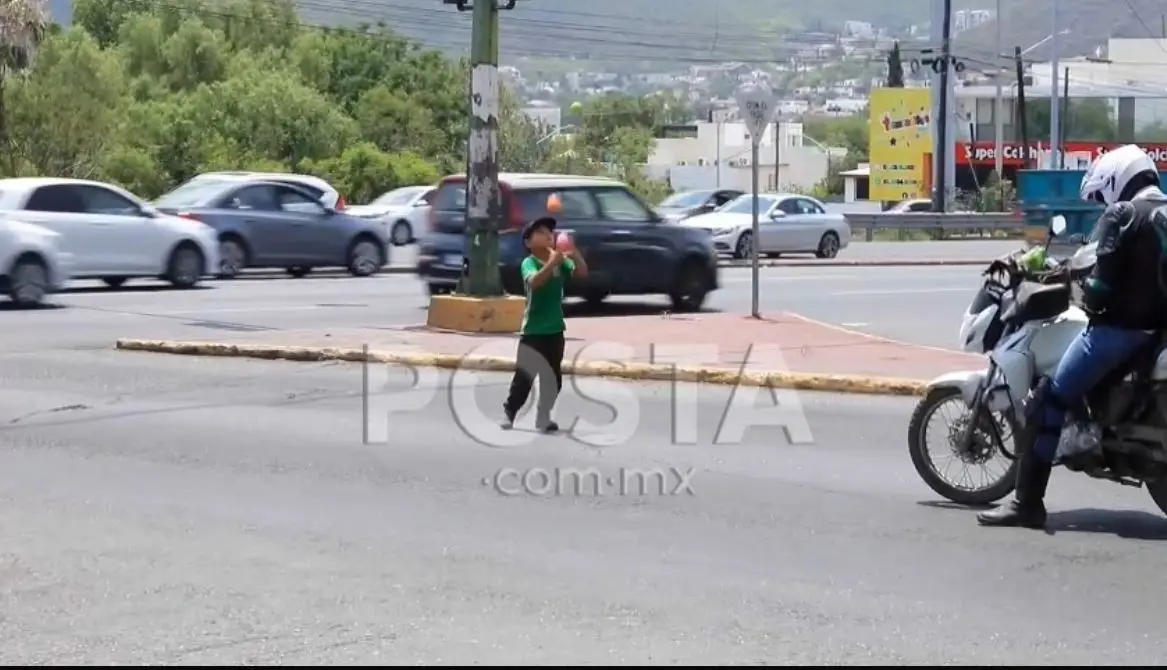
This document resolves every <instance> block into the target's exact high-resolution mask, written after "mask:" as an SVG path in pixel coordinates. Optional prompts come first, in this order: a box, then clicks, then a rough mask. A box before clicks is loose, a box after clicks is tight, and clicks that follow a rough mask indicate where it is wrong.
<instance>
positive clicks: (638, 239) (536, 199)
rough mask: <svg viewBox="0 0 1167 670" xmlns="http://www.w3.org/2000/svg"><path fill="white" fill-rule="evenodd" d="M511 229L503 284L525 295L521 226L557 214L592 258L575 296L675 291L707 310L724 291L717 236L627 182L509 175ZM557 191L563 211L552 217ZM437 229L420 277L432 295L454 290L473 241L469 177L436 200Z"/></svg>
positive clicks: (505, 240) (425, 240)
mask: <svg viewBox="0 0 1167 670" xmlns="http://www.w3.org/2000/svg"><path fill="white" fill-rule="evenodd" d="M499 181H500V183H501V191H502V211H503V216H504V221H503V230H502V231H501V234H500V235H499V270H500V272H501V277H502V284H503V289H504V290H505V291H506V292H507V293H511V294H515V295H522V293H523V286H522V280H521V279H520V276H519V264H520V263H521V262H522V260H523V258H524V257H525V256H526V253H527V252H526V249H524V247H523V241H522V239H521V236H520V234H519V233H520V231H521V230H522V227H523V225H524V224H526V223H527V222H528V221H532V220H534V219H537V218H539V217H542V216H554V217H555V219H556V220H557V221H558V222H559V224H558V227H557V231H560V232H570V233H571V234H572V236H573V237H574V238H575V243H576V246H577V247H578V248H579V250H580V252H581V253H582V254H583V256H584V259H585V260H587V262H588V269H589V272H588V277H587V279H586V280H582V281H575V282H569V283H568V285H567V287H566V291H567V294H568V295H569V296H577V297H582V298H585V299H586V300H587V301H588V302H590V303H593V304H599V303H601V302H603V300H604V299H605V298H607V297H608V296H609V295H646V294H653V293H663V294H665V295H668V296H669V297H670V298H671V299H672V302H673V308H674V309H675V310H677V311H695V310H698V309H700V308H701V305H702V304H703V303H704V302H705V297H706V295H708V294H709V292H710V291H712V290H714V289H716V288H718V280H717V254H716V253H715V252H714V250H713V242H712V240H711V238H710V237H709V233H708V232H707V231H705V230H703V229H700V228H691V227H685V226H680V225H677V224H674V223H669V222H667V221H665V220H664V219H662V218H661V217H660V216H659V215H657V213H656V212H654V211H653V210H652V208H651V207H649V206H648V205H645V204H644V202H642V201H641V200H640V198H638V197H637V196H636V195H635V194H633V193H632V191H631V190H629V189H628V187H627V186H625V185H624V184H622V183H620V182H618V181H615V180H613V179H604V178H599V177H576V176H571V175H538V174H502V175H499ZM552 194H554V195H557V196H558V197H559V199H560V202H561V203H562V205H563V206H562V211H560V212H559V213H558V214H554V215H550V214H548V212H547V201H548V198H549V196H551V195H552ZM430 205H431V211H430V222H429V230H428V231H427V232H426V234H425V235H423V236H422V239H421V249H420V254H419V256H418V263H417V274H418V276H419V277H421V279H422V280H423V281H424V282H426V285H427V287H428V288H429V291H430V293H431V294H433V293H446V292H449V291H450V290H451V289H453V288H454V286H455V284H456V283H457V281H458V277H459V275H460V274H461V272H462V257H463V253H464V251H465V246H466V241H465V237H464V231H465V229H466V177H465V176H464V175H458V176H452V177H446V178H445V179H443V180H442V181H441V182H440V183H439V184H438V187H437V188H436V189H435V190H434V192H433V194H432V195H431V198H430Z"/></svg>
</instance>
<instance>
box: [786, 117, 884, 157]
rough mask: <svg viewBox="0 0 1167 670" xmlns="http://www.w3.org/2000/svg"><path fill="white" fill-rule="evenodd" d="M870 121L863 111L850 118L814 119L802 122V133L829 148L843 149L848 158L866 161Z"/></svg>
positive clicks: (806, 119)
mask: <svg viewBox="0 0 1167 670" xmlns="http://www.w3.org/2000/svg"><path fill="white" fill-rule="evenodd" d="M867 125H868V119H867V111H866V110H863V111H861V112H859V113H857V114H852V115H850V116H838V117H813V118H804V119H803V120H802V133H803V134H804V135H806V136H807V137H810V138H812V139H814V140H815V141H816V142H819V143H820V144H822V145H824V146H828V147H843V148H844V149H846V150H847V155H848V156H853V157H855V159H856V160H857V161H866V160H867V152H868V131H869V129H868V127H867Z"/></svg>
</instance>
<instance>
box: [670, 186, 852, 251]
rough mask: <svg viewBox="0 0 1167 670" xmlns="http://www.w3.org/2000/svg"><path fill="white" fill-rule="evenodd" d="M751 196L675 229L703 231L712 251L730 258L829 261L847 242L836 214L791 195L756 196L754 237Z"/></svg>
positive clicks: (845, 229)
mask: <svg viewBox="0 0 1167 670" xmlns="http://www.w3.org/2000/svg"><path fill="white" fill-rule="evenodd" d="M752 212H753V196H752V195H750V194H748V193H747V194H745V195H743V196H741V197H739V198H737V199H736V200H733V201H732V202H730V203H729V204H727V205H725V206H724V207H722V208H721V209H718V210H717V211H715V212H710V213H709V214H701V215H698V216H694V217H690V218H688V219H685V220H684V221H682V222H680V223H679V224H677V225H682V226H690V227H694V228H704V229H705V230H707V231H709V233H710V235H712V236H713V247H714V249H716V250H717V252H718V253H721V254H731V255H732V256H733V257H734V258H742V259H745V258H750V257H751V256H752V255H753V247H754V244H755V243H756V244H757V245H758V253H759V254H765V255H767V256H778V255H780V254H791V253H813V254H814V255H816V256H818V257H819V258H834V257H835V256H836V255H838V253H839V250H840V249H846V248H847V245H848V244H849V243H850V241H851V226H850V225H848V224H847V219H846V218H844V217H843V215H842V214H832V213H830V212H828V211H827V209H826V207H825V206H824V205H823V203H822V202H820V201H818V200H816V199H815V198H812V197H810V196H805V195H800V194H797V193H765V194H758V232H759V237H758V239H757V240H756V241H755V240H754V233H753V215H752Z"/></svg>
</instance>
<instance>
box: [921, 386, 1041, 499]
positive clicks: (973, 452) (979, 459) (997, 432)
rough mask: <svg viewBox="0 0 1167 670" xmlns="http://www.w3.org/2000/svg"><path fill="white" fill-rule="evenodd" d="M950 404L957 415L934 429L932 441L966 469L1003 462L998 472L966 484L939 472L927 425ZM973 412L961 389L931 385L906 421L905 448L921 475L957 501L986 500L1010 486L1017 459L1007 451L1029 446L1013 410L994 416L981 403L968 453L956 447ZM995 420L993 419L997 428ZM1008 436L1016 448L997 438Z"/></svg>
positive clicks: (1003, 493)
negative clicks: (906, 435)
mask: <svg viewBox="0 0 1167 670" xmlns="http://www.w3.org/2000/svg"><path fill="white" fill-rule="evenodd" d="M950 406H951V407H952V408H954V409H955V410H956V412H957V416H956V417H954V418H951V419H948V420H945V421H944V422H943V425H942V426H941V430H940V431H939V436H937V435H936V433H932V435H933V438H934V439H933V440H932V441H935V442H939V443H940V444H937V445H935V446H936V447H938V448H939V449H940V450H941V455H944V456H947V457H949V458H951V459H953V460H955V461H956V463H957V465H958V466H963V468H964V469H965V470H967V469H969V468H972V467H980V468H981V469H982V470H988V469H989V468H987V467H986V466H988V465H990V464H992V463H996V462H1004V463H1006V464H1007V465H1005V467H1004V468H1003V469H1002V471H1001V472H999V473H997V474H991V475H989V476H988V477H987V478H985V479H984V480H983V481H981V482H979V483H973V482H971V481H970V482H969V483H967V484H966V483H965V482H964V480H963V478H962V479H961V480H960V481H957V480H955V479H952V478H950V477H948V476H947V475H946V472H947V469H946V470H945V472H941V469H940V468H939V467H938V465H937V463H936V460H937V459H936V458H935V457H934V455H933V453H932V450H931V449H929V445H930V440H929V429H930V428H932V427H933V424H934V423H935V419H936V418H937V415H938V414H939V413H940V410H941V409H943V408H945V407H950ZM972 413H973V411H972V409H970V408H969V407H968V405H967V404H965V402H964V399H963V397H962V395H961V392H960V390H959V389H956V388H936V389H932V390H931V391H929V392H928V394H927V395H926V396H924V398H923V399H922V400H920V402H919V403H918V404H917V405H916V409H915V411H913V412H912V419H911V421H910V422H909V423H908V452H909V453H910V454H911V457H912V465H914V466H915V468H916V473H917V474H919V475H920V479H923V480H924V483H925V484H927V485H928V488H930V489H932V490H933V491H935V492H936V493H937V494H939V495H940V496H942V497H944V498H946V499H948V500H950V501H952V502H954V503H957V504H960V505H989V504H992V503H995V502H997V501H999V500H1001V499H1002V498H1004V497H1005V496H1007V495H1009V494H1010V493H1012V492H1013V489H1014V486H1015V485H1016V481H1017V461H1016V460H1015V459H1014V458H1013V457H1012V455H1011V454H1016V453H1018V448H1028V447H1029V445H1028V444H1027V443H1024V442H1023V440H1025V439H1026V433H1027V431H1024V430H1023V429H1021V428H1020V427H1019V426H1017V424H1016V422H1015V421H1014V420H1013V417H1012V416H1011V415H1008V414H1006V415H997V416H994V415H992V414H990V413H989V412H988V410H985V409H981V410H980V411H979V412H978V415H979V417H978V428H977V429H976V432H975V433H974V435H973V446H972V448H971V449H970V450H969V451H968V452H967V453H960V449H959V443H960V435H961V433H962V432H963V431H964V429H965V428H966V427H967V426H968V422H969V421H971V420H972ZM993 423H996V424H997V428H996V429H994V427H993V426H992V424H993ZM1005 431H1007V433H1006V432H1005ZM937 437H938V438H939V439H936V438H937ZM1007 440H1012V441H1013V442H1014V448H1012V449H1009V450H1008V452H1006V451H1005V450H1004V449H1003V448H1002V444H1001V442H1004V441H1007Z"/></svg>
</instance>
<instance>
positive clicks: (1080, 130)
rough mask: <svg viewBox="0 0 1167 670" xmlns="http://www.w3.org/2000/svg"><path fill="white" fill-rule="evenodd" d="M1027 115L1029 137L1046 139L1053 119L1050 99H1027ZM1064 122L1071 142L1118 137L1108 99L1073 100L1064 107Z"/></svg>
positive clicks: (1106, 139) (1066, 135)
mask: <svg viewBox="0 0 1167 670" xmlns="http://www.w3.org/2000/svg"><path fill="white" fill-rule="evenodd" d="M1025 119H1026V130H1027V132H1028V135H1029V139H1030V140H1031V141H1033V140H1041V141H1047V138H1049V133H1050V121H1051V119H1050V101H1049V99H1048V98H1046V99H1039V100H1032V101H1030V100H1026V102H1025ZM1061 122H1062V124H1063V128H1064V133H1065V138H1066V141H1068V142H1075V141H1079V142H1088V141H1095V142H1113V141H1115V139H1116V138H1117V137H1118V128H1117V126H1116V124H1115V123H1114V119H1113V117H1112V116H1111V113H1110V105H1109V104H1108V103H1107V101H1106V100H1101V99H1096V98H1087V99H1085V100H1071V101H1070V104H1069V105H1067V106H1066V107H1063V113H1062V115H1061Z"/></svg>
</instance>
